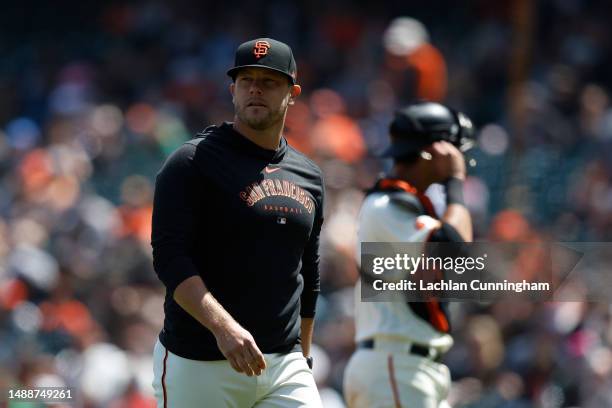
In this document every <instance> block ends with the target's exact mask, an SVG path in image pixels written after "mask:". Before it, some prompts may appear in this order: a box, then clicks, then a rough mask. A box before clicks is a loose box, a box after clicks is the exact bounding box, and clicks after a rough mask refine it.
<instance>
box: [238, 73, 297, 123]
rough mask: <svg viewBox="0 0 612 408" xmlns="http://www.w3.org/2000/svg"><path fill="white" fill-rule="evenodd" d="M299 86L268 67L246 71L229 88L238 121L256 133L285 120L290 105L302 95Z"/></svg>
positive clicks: (239, 74)
mask: <svg viewBox="0 0 612 408" xmlns="http://www.w3.org/2000/svg"><path fill="white" fill-rule="evenodd" d="M299 91H300V87H299V86H298V85H291V83H290V82H289V79H288V78H287V77H286V76H285V75H283V74H281V73H279V72H275V71H273V70H270V69H266V68H244V69H241V70H240V71H239V72H238V74H237V75H236V80H235V82H234V83H233V84H231V85H230V92H231V93H232V96H233V97H234V99H233V100H234V109H235V111H236V116H237V117H238V119H239V120H240V121H241V122H243V123H244V124H246V125H247V126H249V127H250V128H252V129H255V130H265V129H268V128H270V127H272V126H273V125H275V124H277V123H279V122H280V121H282V120H283V119H284V117H285V112H286V111H287V105H289V104H290V103H292V101H293V98H295V97H297V95H299Z"/></svg>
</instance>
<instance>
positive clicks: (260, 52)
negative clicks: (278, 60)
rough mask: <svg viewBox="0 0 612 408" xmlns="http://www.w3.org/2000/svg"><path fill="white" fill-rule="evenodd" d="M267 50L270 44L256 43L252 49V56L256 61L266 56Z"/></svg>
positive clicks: (264, 42) (265, 42)
mask: <svg viewBox="0 0 612 408" xmlns="http://www.w3.org/2000/svg"><path fill="white" fill-rule="evenodd" d="M268 49H270V43H269V42H267V41H257V42H256V43H255V46H254V47H253V54H254V55H255V57H257V59H259V58H261V57H263V56H264V55H267V54H268Z"/></svg>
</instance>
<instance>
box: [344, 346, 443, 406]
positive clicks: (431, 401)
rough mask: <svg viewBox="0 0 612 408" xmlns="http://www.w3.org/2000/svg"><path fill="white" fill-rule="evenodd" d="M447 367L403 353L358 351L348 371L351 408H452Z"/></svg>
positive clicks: (346, 389)
mask: <svg viewBox="0 0 612 408" xmlns="http://www.w3.org/2000/svg"><path fill="white" fill-rule="evenodd" d="M450 383H451V381H450V372H449V370H448V367H446V366H445V365H444V364H440V363H436V362H434V361H431V360H429V359H427V358H425V357H421V356H415V355H412V354H407V353H401V352H387V351H383V350H369V349H358V350H357V351H355V354H353V356H352V357H351V359H350V360H349V362H348V364H347V366H346V369H345V372H344V396H345V398H346V402H347V405H348V407H349V408H402V407H403V408H449V407H450V406H449V405H448V403H447V402H446V397H447V395H448V392H449V389H450Z"/></svg>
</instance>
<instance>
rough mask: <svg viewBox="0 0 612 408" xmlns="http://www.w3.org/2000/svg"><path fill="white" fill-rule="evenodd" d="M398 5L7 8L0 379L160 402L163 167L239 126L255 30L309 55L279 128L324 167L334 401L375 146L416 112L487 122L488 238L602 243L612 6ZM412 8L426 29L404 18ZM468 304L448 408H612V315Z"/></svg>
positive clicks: (484, 188) (611, 200)
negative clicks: (188, 148)
mask: <svg viewBox="0 0 612 408" xmlns="http://www.w3.org/2000/svg"><path fill="white" fill-rule="evenodd" d="M26 3H27V2H26ZM404 3H408V2H399V1H392V2H389V4H387V5H386V6H384V7H383V6H381V5H375V4H368V3H367V2H356V3H355V2H348V1H344V2H331V3H329V2H323V1H311V2H306V1H304V2H301V3H298V4H291V3H290V2H281V1H272V2H269V3H266V5H258V4H256V3H255V2H246V1H238V2H235V6H234V7H228V6H223V5H222V4H216V5H215V4H208V5H203V4H201V3H199V2H195V1H189V0H180V1H176V2H172V4H170V3H169V2H144V1H135V2H130V3H127V4H121V3H119V2H100V3H97V2H90V3H88V2H78V3H77V2H74V1H67V2H61V4H55V2H49V3H46V4H44V3H43V4H38V3H36V5H35V6H34V5H32V8H31V9H28V7H24V5H22V4H20V5H13V6H11V5H10V4H9V5H6V6H4V7H3V12H2V15H1V16H0V23H1V25H0V27H2V28H0V32H1V35H0V58H1V61H2V62H1V64H0V390H2V389H6V388H8V387H12V388H16V387H18V386H21V387H33V386H44V385H46V386H50V385H62V384H63V385H66V386H71V387H74V389H75V390H77V391H78V392H77V394H78V395H77V405H76V406H83V407H92V408H96V407H113V408H120V407H121V408H140V407H152V406H154V400H153V399H152V389H151V386H150V383H151V381H152V362H151V352H152V348H153V344H154V341H155V338H156V336H157V334H158V332H159V330H160V328H161V325H162V319H163V313H162V304H163V294H164V289H163V287H162V286H161V284H160V282H159V281H158V280H157V278H156V276H155V273H154V271H153V270H152V264H151V248H150V244H149V240H150V218H151V197H152V189H153V185H154V178H155V174H156V172H157V170H158V169H159V168H160V166H161V164H162V163H163V160H164V158H165V157H166V156H167V155H168V153H169V152H171V151H172V150H173V149H174V148H176V147H177V146H178V145H180V144H181V143H182V142H183V141H185V140H187V139H188V138H190V137H192V135H194V134H195V133H196V132H197V131H199V130H201V129H203V128H204V127H205V126H206V125H208V124H210V123H220V122H222V121H224V120H231V117H232V105H231V98H230V96H229V93H228V90H227V86H228V84H229V81H230V80H229V78H227V77H226V75H225V70H226V69H227V67H229V66H230V65H231V64H232V59H233V52H234V50H235V47H236V46H237V45H238V44H240V43H241V42H242V41H244V40H246V39H250V38H253V37H256V36H261V35H262V34H263V35H269V36H271V37H274V38H278V39H280V40H283V41H285V42H287V43H288V44H291V45H292V47H293V49H294V53H295V55H296V58H297V63H298V79H299V82H300V83H301V85H302V89H303V94H302V96H301V97H300V98H299V102H297V103H296V105H295V106H294V107H292V108H291V109H290V111H289V115H288V119H287V133H286V136H287V138H288V139H289V141H290V143H291V144H293V145H294V146H296V147H297V148H299V149H301V150H302V151H304V152H305V153H306V154H308V155H309V156H310V157H312V158H314V160H316V161H317V162H318V163H319V164H320V166H321V167H322V169H323V171H324V173H325V176H326V184H327V191H328V193H327V197H328V201H327V208H326V222H325V224H324V231H323V241H322V247H321V255H322V263H321V275H322V295H321V297H320V298H319V305H318V311H317V327H316V330H315V343H316V344H317V345H318V347H316V350H315V351H314V353H315V361H316V363H315V375H316V378H317V381H318V383H319V386H320V389H321V394H322V396H323V399H324V401H325V406H326V407H342V406H343V403H342V396H341V393H340V392H341V380H342V373H343V369H344V365H345V364H346V361H347V359H348V358H349V356H350V354H351V352H352V350H353V348H354V345H353V337H352V336H353V320H352V301H353V289H352V286H353V284H354V283H355V281H356V279H357V276H358V274H357V270H356V267H355V262H354V260H353V254H354V246H355V217H356V214H357V212H358V209H359V205H360V202H361V199H362V197H363V190H364V189H366V188H368V187H369V186H370V185H371V184H372V183H373V182H374V180H375V179H376V177H377V175H378V173H379V172H381V171H383V170H384V169H385V167H386V166H388V163H385V162H382V161H380V160H379V159H377V158H376V153H377V152H378V151H380V150H381V149H382V148H384V147H385V145H386V143H387V139H386V137H387V133H386V132H387V126H388V123H389V121H390V119H391V117H392V114H393V110H394V109H395V108H396V107H397V106H399V105H401V104H402V103H405V102H407V101H409V100H411V99H413V98H418V97H424V98H430V99H435V100H441V101H444V102H446V103H448V104H450V105H451V106H453V107H455V108H457V109H459V110H462V111H463V112H466V113H467V114H468V115H469V116H471V117H472V119H473V120H474V122H475V123H476V124H477V126H478V127H479V129H480V132H479V137H478V141H479V147H478V148H477V149H475V151H474V152H473V153H472V155H471V157H470V158H471V159H472V160H475V161H476V162H477V163H478V164H477V166H475V167H473V168H471V169H470V177H469V180H468V182H467V183H466V200H467V203H468V205H469V207H470V209H471V211H472V213H473V217H474V224H475V225H474V226H475V231H476V237H477V239H478V240H494V241H537V240H551V241H610V240H611V239H612V167H611V164H610V163H611V162H610V157H612V106H611V105H610V91H611V90H612V75H610V68H609V67H610V66H612V51H611V49H612V48H611V46H612V44H611V41H612V29H611V28H610V24H609V21H610V18H611V17H612V16H611V15H610V9H609V6H608V5H607V4H606V2H605V1H580V0H542V1H540V2H537V3H536V2H530V1H523V0H514V1H513V0H505V1H499V2H497V1H496V2H487V1H484V0H480V1H470V2H467V4H461V5H460V4H459V3H464V2H453V1H450V0H432V1H429V2H426V3H421V2H418V3H415V4H404ZM398 16H411V17H413V18H414V19H404V20H399V21H397V20H396V21H395V24H393V25H392V26H389V24H390V22H391V21H392V20H393V19H394V18H395V17H398ZM228 228H236V229H237V230H238V229H239V228H237V226H233V225H231V220H228ZM238 256H239V254H238ZM452 310H453V325H454V330H455V339H456V345H455V347H454V348H453V349H452V351H451V352H450V353H449V354H448V355H447V358H446V362H447V364H448V365H449V367H450V369H451V372H452V374H453V390H452V394H451V396H450V401H451V402H452V403H453V404H454V406H457V407H473V408H476V407H479V408H480V407H483V408H484V407H505V408H519V407H520V408H522V407H531V406H537V407H551V408H553V407H570V406H582V407H606V406H612V309H611V308H610V305H608V304H603V303H589V302H587V301H586V299H585V301H583V302H573V303H569V302H565V303H552V302H551V303H527V302H518V301H516V302H511V301H503V302H498V303H495V304H475V303H453V304H452ZM19 406H26V404H23V405H19ZM29 406H32V407H34V406H39V405H36V404H34V403H32V404H30V405H29Z"/></svg>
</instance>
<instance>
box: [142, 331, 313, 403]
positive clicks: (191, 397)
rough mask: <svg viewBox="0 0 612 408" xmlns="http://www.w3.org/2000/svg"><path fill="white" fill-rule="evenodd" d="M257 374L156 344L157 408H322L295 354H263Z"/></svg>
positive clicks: (302, 362) (303, 363)
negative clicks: (173, 350) (187, 355)
mask: <svg viewBox="0 0 612 408" xmlns="http://www.w3.org/2000/svg"><path fill="white" fill-rule="evenodd" d="M264 358H265V360H266V365H267V367H266V369H265V370H264V371H263V373H262V374H261V375H260V376H253V377H249V376H247V375H246V374H242V373H238V372H236V371H234V369H233V368H232V367H231V366H230V364H229V363H228V362H227V360H219V361H199V360H190V359H186V358H183V357H179V356H177V355H176V354H173V353H171V352H170V351H168V350H167V349H166V348H165V347H164V346H163V345H162V344H161V343H160V342H159V340H158V341H157V343H156V344H155V349H154V351H153V371H154V380H153V388H154V390H155V397H156V399H157V407H158V408H204V407H211V408H225V407H227V408H251V407H252V408H285V407H287V408H293V407H313V408H321V407H322V404H321V399H320V397H319V392H318V390H317V387H316V385H315V381H314V378H313V376H312V371H311V370H310V368H308V365H307V364H306V359H305V358H304V357H303V356H302V353H300V352H293V353H289V354H264Z"/></svg>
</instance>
